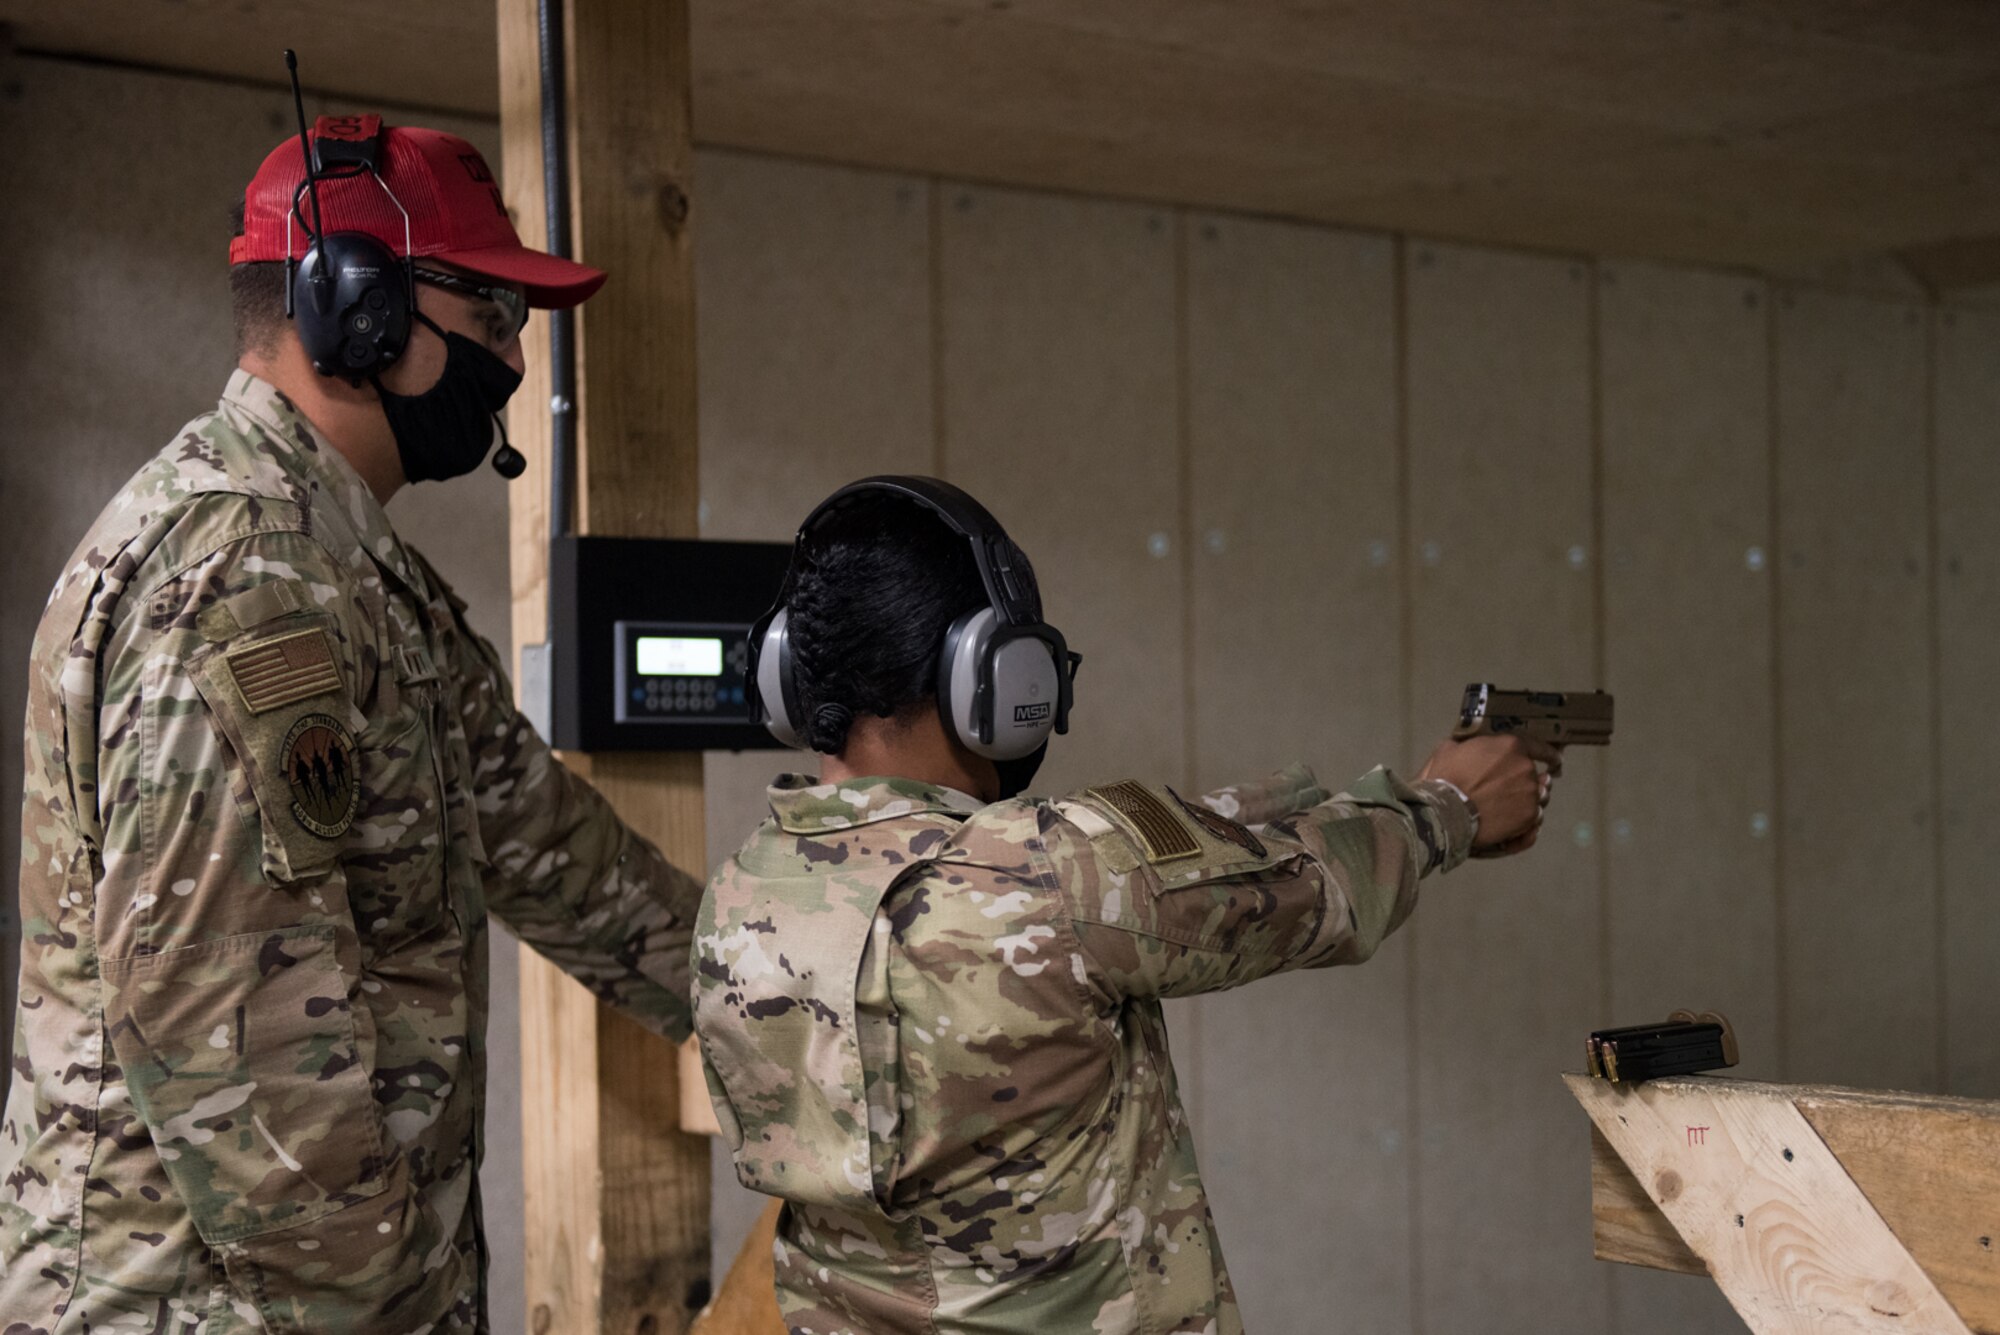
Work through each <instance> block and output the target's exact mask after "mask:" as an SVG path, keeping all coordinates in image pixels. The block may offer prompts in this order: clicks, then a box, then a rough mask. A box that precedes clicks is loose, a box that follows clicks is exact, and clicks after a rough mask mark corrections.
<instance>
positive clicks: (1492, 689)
mask: <svg viewBox="0 0 2000 1335" xmlns="http://www.w3.org/2000/svg"><path fill="white" fill-rule="evenodd" d="M1486 733H1499V734H1506V733H1522V734H1524V735H1526V736H1529V737H1534V738H1538V739H1540V740H1541V741H1544V742H1549V743H1551V744H1553V745H1556V746H1606V745H1609V744H1610V741H1611V696H1610V694H1609V693H1608V692H1605V691H1503V690H1501V689H1500V688H1499V687H1497V686H1495V685H1493V684H1492V683H1491V682H1483V681H1476V682H1473V683H1472V684H1471V685H1470V686H1467V687H1466V688H1465V704H1464V705H1463V706H1462V707H1461V708H1460V709H1459V712H1458V726H1457V727H1456V728H1453V729H1452V732H1451V735H1452V737H1453V738H1454V739H1456V740H1458V741H1464V740H1465V739H1466V738H1468V737H1478V736H1482V735H1484V734H1486Z"/></svg>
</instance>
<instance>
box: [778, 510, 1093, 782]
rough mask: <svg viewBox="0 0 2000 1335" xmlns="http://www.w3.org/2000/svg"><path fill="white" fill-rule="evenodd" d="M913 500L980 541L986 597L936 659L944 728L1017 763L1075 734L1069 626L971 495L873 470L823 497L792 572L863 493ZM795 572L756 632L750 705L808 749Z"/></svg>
mask: <svg viewBox="0 0 2000 1335" xmlns="http://www.w3.org/2000/svg"><path fill="white" fill-rule="evenodd" d="M885 493H886V494H888V495H891V496H897V497H900V498H902V499H903V500H908V501H914V502H916V503H917V504H918V505H921V506H922V507H923V508H924V509H926V510H928V511H930V512H931V513H932V514H934V515H936V516H937V517H938V518H939V519H941V520H943V521H944V523H945V525H946V527H948V528H950V529H951V531H952V532H954V533H956V534H958V535H959V536H961V537H963V538H964V539H965V540H966V541H967V542H969V543H971V544H972V559H973V561H974V562H975V563H976V564H977V566H978V567H979V578H980V582H981V583H982V584H984V585H985V587H986V603H985V605H984V606H981V607H976V608H973V609H972V610H971V611H969V612H966V613H965V614H964V615H962V616H960V617H959V618H958V619H957V620H956V621H954V622H952V624H951V627H950V629H949V630H947V631H946V632H945V637H944V648H943V651H942V652H941V653H940V654H939V656H938V668H937V698H938V713H939V714H940V716H941V717H942V718H943V720H944V725H945V728H946V729H947V730H948V731H949V732H950V733H951V734H952V736H954V737H956V738H957V739H958V740H959V741H960V742H962V743H964V745H965V746H966V747H967V748H968V749H969V750H971V751H972V752H973V753H974V754H975V755H981V756H985V757H986V758H987V759H988V760H1019V759H1021V758H1022V757H1024V756H1028V755H1031V754H1033V753H1034V752H1035V751H1036V750H1037V749H1038V748H1039V747H1041V746H1042V744H1043V743H1045V742H1047V741H1048V739H1049V735H1050V734H1051V733H1055V732H1068V731H1069V710H1070V702H1071V691H1072V680H1073V678H1074V676H1075V673H1076V665H1077V663H1078V662H1079V661H1081V660H1080V659H1079V657H1078V656H1077V655H1076V654H1073V653H1071V652H1070V651H1069V645H1068V643H1067V642H1066V641H1065V640H1064V639H1063V636H1062V632H1061V631H1059V630H1057V629H1056V628H1055V627H1054V626H1051V625H1049V624H1048V623H1047V622H1045V621H1043V620H1042V596H1041V591H1040V590H1039V589H1038V588H1037V587H1036V586H1035V577H1034V572H1033V570H1032V569H1031V568H1030V567H1029V565H1028V559H1027V557H1026V556H1024V555H1023V554H1022V552H1021V549H1020V548H1019V547H1016V546H1015V545H1014V544H1013V542H1012V541H1011V540H1010V539H1009V538H1008V537H1007V531H1006V530H1005V529H1003V528H1001V527H1000V523H999V521H998V520H996V519H994V518H993V516H992V515H991V514H989V513H988V512H987V510H986V507H985V506H983V505H981V504H980V503H979V502H978V501H975V500H974V499H972V497H970V496H968V495H966V494H965V493H964V492H962V491H960V490H959V489H958V488H957V487H954V486H952V485H951V484H950V483H948V482H940V481H938V480H937V479H936V478H929V477H871V478H865V479H863V480H862V481H860V482H855V483H850V484H849V485H848V486H845V487H842V488H841V489H840V490H839V491H836V492H835V493H833V495H831V496H829V497H827V498H826V499H825V500H824V501H821V502H820V503H819V505H818V506H817V507H816V508H815V509H814V510H813V512H812V513H811V514H810V515H807V516H806V522H805V523H803V524H801V525H800V526H799V535H798V542H797V545H796V546H795V547H794V548H793V552H794V556H793V562H794V566H793V569H794V570H795V569H796V563H797V559H798V558H797V555H796V553H797V552H798V550H799V548H800V547H803V546H804V545H805V542H806V539H807V538H808V537H810V536H811V534H812V532H813V530H814V529H815V528H816V527H817V526H818V525H819V524H820V522H821V521H822V520H824V519H825V518H826V516H827V515H829V514H831V513H833V512H834V511H837V510H839V509H841V508H843V507H844V506H846V505H848V504H851V503H852V502H853V501H854V500H855V499H856V498H858V497H863V496H871V495H877V494H885ZM792 578H793V571H792V570H787V571H786V572H785V583H784V587H783V588H782V589H781V590H780V591H779V593H778V601H777V603H776V604H775V605H774V606H773V607H772V608H771V610H770V611H769V612H766V613H765V614H764V616H763V618H762V619H761V620H760V621H758V623H757V624H756V625H755V626H754V627H752V628H751V631H750V647H751V659H750V671H749V674H748V675H749V678H750V696H751V699H750V703H751V704H752V706H753V707H754V708H755V709H756V711H757V714H758V716H759V717H761V718H762V719H763V720H764V725H765V726H766V727H768V728H769V729H770V730H771V735H772V736H774V737H776V738H777V739H778V740H779V741H781V742H783V743H784V744H785V745H787V746H795V747H799V748H801V749H803V748H804V747H805V741H804V740H803V735H802V733H801V730H800V729H801V724H802V723H803V721H804V710H803V708H802V707H801V704H800V702H799V697H798V686H797V683H796V681H795V680H794V677H793V671H792V644H791V631H790V626H789V621H790V616H789V614H788V613H787V611H786V608H785V603H786V601H787V600H788V599H790V597H791V594H792Z"/></svg>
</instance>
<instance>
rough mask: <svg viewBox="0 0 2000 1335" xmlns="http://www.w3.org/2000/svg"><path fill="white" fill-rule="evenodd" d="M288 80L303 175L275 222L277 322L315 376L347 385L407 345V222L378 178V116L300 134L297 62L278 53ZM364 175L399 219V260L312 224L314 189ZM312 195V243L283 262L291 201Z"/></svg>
mask: <svg viewBox="0 0 2000 1335" xmlns="http://www.w3.org/2000/svg"><path fill="white" fill-rule="evenodd" d="M285 67H286V69H288V70H289V71H290V72H291V76H292V104H293V106H294V108H295V109H296V110H297V112H298V117H299V152H300V153H301V154H302V155H303V156H304V158H305V163H306V178H305V180H303V181H301V182H300V183H299V187H298V189H296V190H294V191H293V192H292V207H291V211H290V212H288V213H287V214H286V215H285V315H286V316H287V317H288V318H290V319H291V320H292V321H294V322H295V323H296V325H297V326H298V331H299V343H300V345H301V346H302V347H304V348H305V350H306V356H307V357H309V358H310V359H311V360H312V364H313V369H314V370H315V371H318V372H319V373H320V374H321V375H326V376H334V375H338V376H345V377H347V379H348V381H349V382H350V383H352V384H356V385H358V384H360V383H361V382H362V381H363V380H366V379H367V378H368V377H370V376H373V375H376V374H379V373H380V372H382V371H384V370H387V369H388V368H389V367H391V366H393V365H395V363H396V361H397V359H399V358H400V357H401V356H402V355H403V350H404V349H405V348H407V347H409V345H410V316H411V312H412V311H414V310H415V309H416V304H417V296H416V281H417V280H416V264H415V262H414V261H413V259H412V258H411V255H410V215H409V211H408V210H406V209H405V208H404V207H403V202H402V201H401V200H399V199H397V198H396V192H395V191H393V190H391V189H389V184H388V182H386V181H384V180H383V179H382V172H381V152H382V118H381V117H380V116H342V117H322V118H321V119H320V125H319V130H320V132H319V134H318V135H317V136H312V137H309V136H308V135H307V134H306V104H305V99H304V97H303V96H301V95H300V92H299V60H298V57H297V56H296V55H294V54H293V53H292V52H290V51H287V52H285ZM364 172H365V173H367V174H368V175H369V176H372V177H374V178H375V184H377V185H378V186H380V187H381V188H382V193H383V194H385V195H387V196H388V197H389V202H390V203H391V204H394V205H395V206H396V212H398V213H400V214H402V215H403V255H402V258H401V259H398V258H397V257H396V256H395V255H393V254H391V253H390V251H389V248H388V247H387V246H385V245H383V244H382V243H381V242H380V241H377V240H376V239H375V238H374V237H372V236H369V235H368V234H367V233H365V232H328V231H327V230H326V229H325V227H324V226H323V225H322V223H321V221H320V214H319V182H320V179H321V178H322V177H325V178H327V179H329V180H339V179H342V178H344V177H348V176H359V175H361V174H362V173H364ZM306 194H309V195H310V196H311V197H312V215H313V220H312V226H311V227H308V228H306V234H307V236H308V237H309V238H310V240H311V241H312V245H311V246H309V247H308V248H307V249H306V254H305V258H304V259H302V260H293V259H292V220H293V219H294V218H297V219H298V220H299V224H300V225H301V226H302V227H303V226H304V224H305V216H304V215H303V214H301V213H300V212H299V197H300V196H301V195H306Z"/></svg>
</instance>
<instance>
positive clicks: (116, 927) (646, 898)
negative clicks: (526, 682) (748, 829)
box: [0, 371, 700, 1335]
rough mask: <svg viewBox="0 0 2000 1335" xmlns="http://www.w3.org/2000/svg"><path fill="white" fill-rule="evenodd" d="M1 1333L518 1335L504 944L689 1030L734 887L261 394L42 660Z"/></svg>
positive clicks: (74, 609)
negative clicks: (710, 892)
mask: <svg viewBox="0 0 2000 1335" xmlns="http://www.w3.org/2000/svg"><path fill="white" fill-rule="evenodd" d="M26 750H27V783H26V801H25V803H24V818H23V827H24V828H23V839H22V866H21V915H22V921H23V949H22V957H21V986H20V998H21V1001H20V1012H19V1019H18V1022H17V1027H16V1031H15V1040H14V1079H13V1082H12V1088H11V1090H10V1092H9V1097H8V1100H7V1109H6V1117H5V1121H4V1123H0V1329H4V1330H6V1331H8V1332H25V1331H50V1332H57V1333H59V1335H62V1333H67V1332H79V1333H80V1332H84V1331H91V1332H104V1331H120V1332H126V1331H131V1332H138V1331H144V1332H162V1333H164V1332H171V1333H172V1335H196V1332H207V1333H208V1335H222V1333H223V1332H238V1331H244V1330H257V1329H265V1330H274V1331H311V1332H314V1335H327V1333H328V1332H338V1331H367V1332H380V1333H383V1335H387V1333H389V1332H414V1331H424V1332H431V1331H438V1332H442V1331H458V1330H475V1329H476V1330H483V1329H484V1328H485V1325H486V1317H485V1283H484V1263H485V1256H484V1250H483V1244H482V1240H481V1234H480V1219H479V1189H478V1183H477V1170H478V1164H479V1156H480V1123H481V1116H482V1112H483V1106H482V1100H483V1084H484V1076H485V1061H484V1043H485V1031H486V1007H487V992H486V986H487V979H486V962H487V961H486V950H487V940H486V913H487V908H488V906H489V905H490V906H491V907H492V909H493V911H494V912H496V913H498V914H499V915H500V916H501V917H503V918H504V919H505V920H506V921H507V923H508V924H509V925H510V926H511V927H512V928H513V929H514V930H515V931H516V932H518V933H519V934H520V935H521V936H522V937H523V938H524V939H526V940H528V941H530V942H532V943H533V944H534V945H535V946H536V947H538V948H539V949H541V950H542V951H543V952H544V953H545V954H547V955H549V956H550V957H551V958H553V959H554V960H556V961H557V962H558V963H559V964H561V965H562V966H563V967H564V968H566V969H568V970H569V971H570V972H571V973H572V974H574V975H576V976H577V977H578V978H580V979H582V980H583V981H584V982H585V983H586V984H587V985H589V986H590V987H591V988H592V989H593V990H595V991H596V992H597V993H598V994H599V995H600V996H602V997H604V998H605V999H606V1000H608V1001H613V1002H616V1003H618V1004H619V1005H621V1006H624V1007H625V1008H627V1009H628V1010H629V1011H631V1012H632V1013H633V1014H635V1015H636V1016H637V1017H638V1018H640V1019H641V1020H643V1021H646V1022H648V1023H650V1024H651V1025H652V1026H654V1027H655V1028H657V1029H659V1030H662V1031H664V1032H666V1033H668V1034H671V1035H674V1036H681V1035H684V1034H685V1033H686V1031H687V1028H688V1000H687V998H688V987H689V982H688V974H687V960H688V955H687V949H688V934H689V931H690V929H691V926H692V922H693V915H694V911H695V908H696V902H697V898H698V896H699V894H700V890H699V887H698V886H697V885H696V884H695V883H694V882H693V881H692V880H691V879H690V878H688V877H687V876H685V875H683V874H682V873H680V872H677V871H675V870H674V869H673V868H671V867H669V866H668V865H667V864H666V863H665V862H664V861H663V860H662V859H661V858H660V856H659V854H658V853H657V852H656V851H655V850H654V849H653V848H652V847H651V846H650V845H648V844H647V843H645V842H644V841H643V840H641V839H639V838H638V837H636V836H635V835H633V834H632V833H631V832H630V831H629V830H628V829H626V827H625V826H623V825H622V824H621V823H620V822H619V821H618V819H617V818H616V817H615V816H614V815H613V814H612V812H611V810H610V808H609V807H608V806H607V805H606V804H605V802H604V801H603V799H601V798H600V797H598V796H597V794H595V793H594V792H593V791H591V789H589V788H588V787H587V786H585V785H584V784H583V783H582V782H581V781H579V780H577V779H576V778H574V777H573V776H572V775H571V774H570V773H569V772H568V771H567V770H565V769H564V768H563V767H562V766H561V765H560V764H558V763H556V762H555V760H554V759H553V758H552V757H551V755H550V753H549V750H548V748H547V747H546V746H545V745H543V743H542V742H541V740H540V739H539V738H537V737H536V736H535V734H534V732H533V730H532V729H531V728H529V726H528V725H527V724H526V723H525V722H524V721H523V720H522V718H521V716H520V715H519V714H518V713H516V712H515V710H514V707H513V705H512V703H511V700H510V695H509V691H508V688H507V683H506V679H505V676H504V674H503V672H502V670H501V666H500V663H499V661H498V660H497V658H496V657H495V655H494V651H493V649H492V647H491V646H490V645H488V644H487V643H485V642H484V641H483V640H481V639H480V638H479V637H478V636H477V635H475V634H474V633H473V632H472V631H471V630H470V629H469V628H468V627H467V626H466V624H465V620H464V617H463V605H462V604H459V603H457V602H456V601H455V600H454V599H453V598H452V597H451V595H450V593H449V592H448V591H447V590H446V589H445V588H444V586H443V585H442V584H441V583H440V582H439V580H438V578H437V576H436V575H435V574H434V573H433V572H432V571H431V570H430V569H429V567H428V566H426V565H425V564H424V562H423V561H422V559H421V558H419V557H418V556H417V555H416V554H415V553H414V552H412V551H411V550H410V549H409V548H407V547H406V546H404V545H403V543H402V542H401V541H400V540H399V539H398V538H397V537H396V535H395V534H394V533H393V532H392V531H391V529H390V526H389V521H388V518H387V516H386V515H385V514H384V513H383V511H382V509H381V507H380V506H379V505H378V504H377V503H376V501H375V499H374V497H373V496H372V495H371V494H370V493H369V491H368V489H367V488H366V487H365V486H364V485H363V484H362V482H361V480H360V478H359V477H358V476H357V475H356V474H355V473H354V472H353V470H352V469H351V468H350V467H349V466H348V465H347V463H346V461H345V460H344V459H343V458H342V457H341V456H340V455H339V454H338V453H336V452H335V451H333V450H332V449H330V448H329V447H328V445H327V444H326V442H325V441H324V439H322V438H321V437H320V436H318V435H317V434H316V433H315V432H314V430H313V429H312V427H311V426H310V425H309V424H308V423H307V422H306V421H305V419H304V418H303V417H302V416H301V415H300V414H299V412H298V411H297V410H296V409H295V408H293V406H292V405H291V404H290V403H289V402H288V401H287V400H285V399H284V398H283V397H282V396H281V395H279V394H278V393H277V391H275V390H274V389H272V388H271V387H270V386H269V385H267V384H265V383H263V382H262V381H260V380H257V379H255V378H254V377H252V376H250V375H248V374H247V373H244V372H240V371H239V372H237V373H236V374H235V375H234V376H233V377H232V378H231V380H230V382H229V386H228V390H227V392H226V393H225V395H224V396H223V399H222V402H221V405H220V406H219V408H218V410H217V411H216V412H215V413H214V414H212V415H208V416H204V417H201V418H197V419H196V420H195V421H194V422H192V423H190V424H189V425H188V427H187V428H186V429H185V430H183V431H182V432H181V434H180V437H179V439H177V440H176V441H174V443H173V444H172V445H170V446H169V447H168V448H167V449H166V450H165V451H163V452H162V453H161V454H160V455H159V456H157V457H156V458H155V459H154V460H153V462H152V463H150V464H149V465H147V466H146V467H145V468H144V469H143V470H141V471H140V473H139V474H138V476H137V477H136V478H134V479H133V481H132V483H131V484H130V485H129V486H128V487H127V488H126V489H125V491H124V492H123V493H122V494H121V495H120V496H119V497H118V498H117V499H116V500H115V501H113V502H112V504H111V505H110V507H109V508H108V509H106V510H105V512H104V514H103V516H102V517H101V518H100V519H99V520H98V522H97V524H96V526H95V527H94V528H93V530H92V531H91V533H90V535H89V536H88V537H87V538H85V540H84V542H83V544H82V546H81V547H80V548H79V549H78V551H77V555H76V557H75V559H74V561H73V562H72V564H71V566H70V567H69V569H68V571H67V572H66V573H65V574H64V576H63V578H62V580H61V581H60V583H58V585H57V586H56V589H55V592H54V595H53V596H52V598H51V600H50V603H49V607H48V610H47V612H46V614H45V616H44V618H43V620H42V624H41V629H40V631H39V633H38V634H37V636H36V640H35V661H34V665H33V680H32V682H31V685H30V690H29V704H28V721H27V747H26Z"/></svg>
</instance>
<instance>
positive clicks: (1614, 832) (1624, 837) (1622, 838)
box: [1611, 816, 1632, 844]
mask: <svg viewBox="0 0 2000 1335" xmlns="http://www.w3.org/2000/svg"><path fill="white" fill-rule="evenodd" d="M1611 842H1613V843H1615V844H1629V843H1631V842H1632V822H1631V821H1629V820H1626V819H1625V818H1624V817H1622V816H1621V817H1619V818H1618V819H1617V820H1614V821H1612V822H1611Z"/></svg>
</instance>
